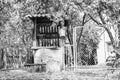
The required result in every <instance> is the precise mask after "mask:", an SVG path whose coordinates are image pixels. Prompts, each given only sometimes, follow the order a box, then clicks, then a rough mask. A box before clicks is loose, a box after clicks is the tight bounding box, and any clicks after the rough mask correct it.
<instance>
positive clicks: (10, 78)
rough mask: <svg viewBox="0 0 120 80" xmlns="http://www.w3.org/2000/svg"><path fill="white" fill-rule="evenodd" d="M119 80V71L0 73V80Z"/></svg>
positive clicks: (17, 71) (84, 70)
mask: <svg viewBox="0 0 120 80" xmlns="http://www.w3.org/2000/svg"><path fill="white" fill-rule="evenodd" d="M1 79H7V80H23V79H24V80H120V70H117V71H115V72H114V73H111V70H107V69H77V70H76V71H62V72H55V73H36V72H28V71H25V70H9V71H0V80H1Z"/></svg>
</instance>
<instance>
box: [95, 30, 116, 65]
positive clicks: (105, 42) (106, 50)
mask: <svg viewBox="0 0 120 80" xmlns="http://www.w3.org/2000/svg"><path fill="white" fill-rule="evenodd" d="M111 32H112V35H113V37H114V39H115V38H117V37H116V35H115V31H114V29H113V28H111ZM111 51H113V48H112V46H111V45H110V38H109V35H108V33H107V32H106V31H105V30H104V32H103V33H102V34H101V36H100V43H99V45H98V49H97V59H98V65H99V64H105V63H106V59H107V58H108V57H109V56H110V55H111Z"/></svg>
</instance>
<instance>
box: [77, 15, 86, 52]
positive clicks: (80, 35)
mask: <svg viewBox="0 0 120 80" xmlns="http://www.w3.org/2000/svg"><path fill="white" fill-rule="evenodd" d="M85 17H86V14H84V16H83V21H82V26H84V23H85ZM82 33H83V27H82V28H81V31H80V34H79V38H78V41H77V48H78V46H79V44H80V39H81V37H82ZM77 50H78V49H77Z"/></svg>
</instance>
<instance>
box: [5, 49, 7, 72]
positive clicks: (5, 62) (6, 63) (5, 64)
mask: <svg viewBox="0 0 120 80" xmlns="http://www.w3.org/2000/svg"><path fill="white" fill-rule="evenodd" d="M4 62H5V67H4V68H5V70H6V69H7V56H6V50H5V49H4Z"/></svg>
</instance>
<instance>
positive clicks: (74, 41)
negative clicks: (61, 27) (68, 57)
mask: <svg viewBox="0 0 120 80" xmlns="http://www.w3.org/2000/svg"><path fill="white" fill-rule="evenodd" d="M73 52H74V53H73V54H74V70H75V68H76V67H77V55H76V28H73Z"/></svg>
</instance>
